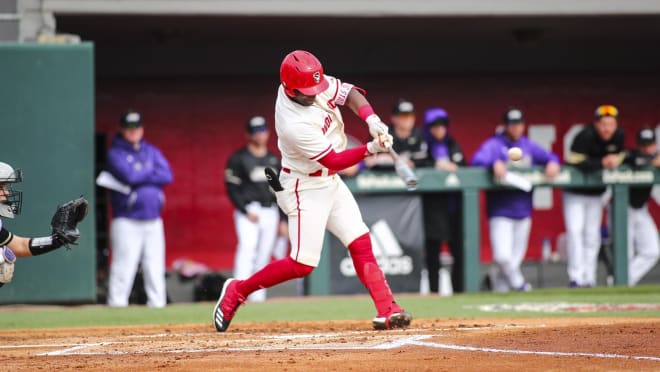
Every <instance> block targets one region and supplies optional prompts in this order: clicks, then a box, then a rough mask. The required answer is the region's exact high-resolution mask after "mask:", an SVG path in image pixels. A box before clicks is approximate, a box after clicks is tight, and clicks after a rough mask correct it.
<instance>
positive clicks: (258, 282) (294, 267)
mask: <svg viewBox="0 0 660 372" xmlns="http://www.w3.org/2000/svg"><path fill="white" fill-rule="evenodd" d="M312 270H314V267H313V266H307V265H304V264H301V263H299V262H296V261H294V260H293V259H292V258H291V257H285V258H283V259H281V260H277V261H273V262H271V263H269V264H268V265H266V266H264V268H263V269H261V270H259V271H257V272H256V273H254V275H252V276H251V277H249V278H247V279H246V280H241V281H240V282H239V283H238V286H237V289H238V292H239V293H240V294H241V295H243V296H244V297H247V296H249V295H250V293H252V292H254V291H256V290H259V289H262V288H270V287H272V286H274V285H276V284H280V283H282V282H285V281H287V280H290V279H295V278H301V277H303V276H307V275H309V274H310V273H311V272H312Z"/></svg>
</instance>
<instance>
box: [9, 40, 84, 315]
mask: <svg viewBox="0 0 660 372" xmlns="http://www.w3.org/2000/svg"><path fill="white" fill-rule="evenodd" d="M0 161H3V162H7V163H9V164H11V165H12V166H13V167H14V168H21V169H22V170H23V176H24V181H23V182H22V183H21V184H19V186H17V187H16V188H17V189H19V190H22V191H23V211H22V213H21V214H20V215H18V216H17V217H16V218H14V219H7V218H3V219H2V223H3V226H5V227H6V228H7V229H8V230H10V231H12V232H13V233H15V234H17V235H20V236H29V237H33V236H44V235H49V234H50V219H51V216H52V214H53V212H55V209H56V207H57V205H58V204H62V203H64V202H66V201H68V200H70V199H73V198H76V197H78V196H80V195H84V196H85V197H86V198H87V199H88V200H89V201H90V210H89V214H88V216H87V218H86V220H85V221H83V222H82V224H81V225H80V226H79V228H80V232H81V239H80V244H79V245H77V246H73V247H72V249H70V250H67V249H59V250H57V251H54V252H50V253H48V254H45V255H42V256H38V257H30V258H19V259H18V261H17V262H16V267H15V274H14V280H13V281H12V282H11V283H9V284H7V285H5V286H4V287H2V288H0V303H5V304H6V303H45V302H58V303H81V302H93V301H95V299H96V278H95V275H96V273H95V266H96V246H95V242H96V236H95V223H94V221H95V208H94V204H95V202H94V50H93V45H92V44H90V43H82V44H79V45H39V44H0Z"/></svg>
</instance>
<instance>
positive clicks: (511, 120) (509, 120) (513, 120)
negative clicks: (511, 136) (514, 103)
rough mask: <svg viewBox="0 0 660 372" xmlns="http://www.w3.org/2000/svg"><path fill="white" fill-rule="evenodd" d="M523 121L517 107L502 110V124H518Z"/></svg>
mask: <svg viewBox="0 0 660 372" xmlns="http://www.w3.org/2000/svg"><path fill="white" fill-rule="evenodd" d="M524 121H525V118H524V117H523V113H522V111H520V110H519V109H517V108H510V109H508V110H506V111H505V112H504V115H503V116H502V122H503V123H504V124H507V125H508V124H519V123H522V122H524Z"/></svg>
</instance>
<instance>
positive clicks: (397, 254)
mask: <svg viewBox="0 0 660 372" xmlns="http://www.w3.org/2000/svg"><path fill="white" fill-rule="evenodd" d="M369 235H370V236H371V246H372V250H373V252H374V256H376V261H378V266H379V267H380V269H381V270H383V273H384V274H385V275H408V274H410V273H412V271H413V259H412V257H410V256H408V255H405V254H404V253H405V252H404V251H403V249H402V248H401V245H399V241H398V240H397V239H396V237H395V236H394V233H393V232H392V229H391V228H390V226H389V225H388V224H387V222H386V221H385V220H378V221H376V222H375V223H374V224H373V225H371V233H370V234H369ZM339 271H340V272H341V273H342V275H344V276H355V275H356V274H355V267H354V266H353V260H352V259H351V257H350V256H349V257H345V258H343V259H342V260H341V262H340V263H339Z"/></svg>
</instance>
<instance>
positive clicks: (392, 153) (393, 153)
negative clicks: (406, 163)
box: [389, 147, 399, 161]
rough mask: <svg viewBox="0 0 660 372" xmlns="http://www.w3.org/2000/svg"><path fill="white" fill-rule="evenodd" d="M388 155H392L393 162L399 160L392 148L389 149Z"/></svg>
mask: <svg viewBox="0 0 660 372" xmlns="http://www.w3.org/2000/svg"><path fill="white" fill-rule="evenodd" d="M389 151H390V155H392V158H394V161H397V160H399V154H398V153H397V152H396V151H395V150H394V147H390V148H389Z"/></svg>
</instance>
